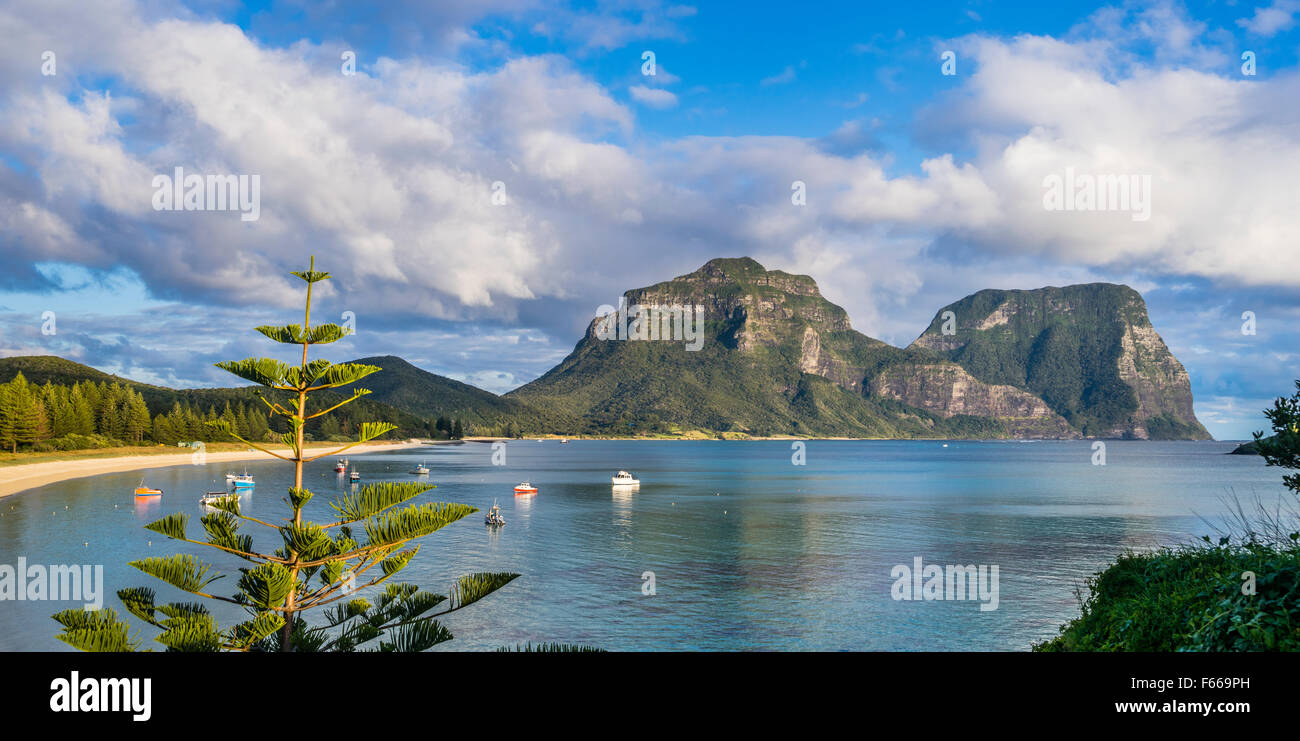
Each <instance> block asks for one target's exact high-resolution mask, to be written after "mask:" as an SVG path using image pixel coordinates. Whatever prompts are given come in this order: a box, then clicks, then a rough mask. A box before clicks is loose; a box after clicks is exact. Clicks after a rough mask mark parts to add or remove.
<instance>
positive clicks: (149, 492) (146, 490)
mask: <svg viewBox="0 0 1300 741" xmlns="http://www.w3.org/2000/svg"><path fill="white" fill-rule="evenodd" d="M162 494H163V493H162V489H155V488H153V487H151V486H145V485H144V479H140V485H139V486H137V487H135V495H136V496H137V497H139V498H141V499H144V498H147V497H160V496H162Z"/></svg>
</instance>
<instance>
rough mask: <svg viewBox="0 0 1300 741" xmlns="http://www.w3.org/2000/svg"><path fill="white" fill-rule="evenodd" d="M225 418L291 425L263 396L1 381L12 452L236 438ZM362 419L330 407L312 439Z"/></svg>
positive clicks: (344, 436)
mask: <svg viewBox="0 0 1300 741" xmlns="http://www.w3.org/2000/svg"><path fill="white" fill-rule="evenodd" d="M218 420H225V421H226V422H229V423H230V429H231V430H233V431H234V432H236V433H237V434H238V435H239V436H240V437H242V438H244V439H245V440H255V441H259V442H261V441H267V440H273V439H275V436H276V435H278V434H279V433H281V432H284V431H285V430H284V429H272V427H271V423H270V421H269V419H268V417H267V415H266V413H265V412H263V410H262V408H261V406H260V403H259V402H256V401H249V402H247V403H245V402H243V401H238V400H236V401H233V402H232V401H225V402H223V403H222V404H221V405H220V406H218V405H208V406H207V407H203V406H201V405H198V404H190V403H188V402H184V401H176V402H174V403H173V404H172V407H171V408H170V409H168V410H166V411H160V412H158V413H157V414H151V413H150V411H149V407H148V406H147V405H146V404H145V400H144V397H143V396H141V394H140V392H138V391H136V390H135V389H133V388H131V387H130V386H127V385H124V384H119V383H106V382H102V381H101V382H94V381H78V382H76V383H74V384H72V385H71V386H67V385H57V384H54V383H50V382H46V383H45V385H43V386H38V385H35V384H32V383H30V382H28V381H27V379H26V378H24V377H23V375H22V373H19V374H18V375H16V376H15V377H14V378H13V380H11V381H9V382H8V383H0V451H4V452H9V453H16V452H18V451H20V450H29V451H35V452H45V451H52V450H84V449H87V448H111V447H118V446H123V445H158V444H161V445H176V444H177V443H180V442H193V441H200V440H201V441H203V442H229V441H230V438H229V437H228V436H226V435H225V434H223V433H221V432H217V431H216V430H214V429H213V428H212V427H210V426H209V425H208V424H207V423H209V422H215V421H218ZM277 421H278V420H277ZM360 424H361V422H360V421H359V420H358V419H356V418H355V413H354V414H348V413H341V414H335V415H329V416H327V417H325V419H324V420H323V421H321V422H320V423H319V424H317V425H309V426H308V429H309V430H310V434H309V435H308V439H322V440H334V441H346V440H352V439H355V436H356V434H357V431H358V426H359V425H360ZM418 425H419V426H415V427H413V428H411V429H407V428H403V429H402V430H400V431H399V432H400V433H402V434H410V435H418V434H421V433H426V434H427V435H428V437H431V438H434V439H442V440H448V439H452V440H455V439H459V438H461V437H463V436H464V435H465V428H464V426H463V424H462V423H461V420H459V419H449V418H447V417H438V418H437V419H436V420H432V419H430V420H427V422H425V421H421V422H420V423H418ZM281 427H283V425H281ZM286 429H287V428H286Z"/></svg>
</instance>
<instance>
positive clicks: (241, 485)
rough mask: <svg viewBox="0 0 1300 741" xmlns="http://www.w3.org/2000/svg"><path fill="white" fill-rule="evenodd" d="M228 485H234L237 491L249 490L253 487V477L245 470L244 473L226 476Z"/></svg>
mask: <svg viewBox="0 0 1300 741" xmlns="http://www.w3.org/2000/svg"><path fill="white" fill-rule="evenodd" d="M226 483H227V484H231V485H233V486H234V487H235V488H236V489H247V488H249V487H251V486H252V485H253V475H252V474H250V473H249V472H248V469H247V468H245V469H244V472H243V473H228V474H226Z"/></svg>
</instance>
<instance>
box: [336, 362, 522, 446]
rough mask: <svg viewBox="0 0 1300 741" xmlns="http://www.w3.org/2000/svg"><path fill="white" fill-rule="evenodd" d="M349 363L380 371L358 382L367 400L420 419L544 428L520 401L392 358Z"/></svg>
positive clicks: (473, 424) (476, 425)
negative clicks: (374, 366) (456, 420)
mask: <svg viewBox="0 0 1300 741" xmlns="http://www.w3.org/2000/svg"><path fill="white" fill-rule="evenodd" d="M350 362H353V363H365V364H367V365H377V366H379V367H380V368H383V370H382V371H380V372H379V373H375V374H372V375H370V376H367V377H366V378H364V379H363V380H361V381H360V382H359V384H358V385H360V386H361V387H362V388H367V389H370V391H371V393H370V395H369V396H367V397H366V398H367V399H369V400H372V401H377V402H381V403H383V404H387V405H389V406H393V407H396V408H398V409H401V410H403V411H406V412H409V413H411V414H415V415H417V416H420V417H425V418H427V419H436V418H437V417H447V418H448V419H459V420H462V421H463V422H464V423H465V424H466V425H468V426H471V427H494V426H500V425H504V424H505V423H508V422H514V423H515V424H516V425H517V426H519V427H520V428H522V429H528V430H540V429H543V428H544V426H545V424H544V422H543V420H542V418H541V415H540V414H539V413H538V412H537V411H536V410H534V409H532V408H531V407H529V406H528V405H526V404H524V403H522V402H520V401H517V400H515V399H507V398H503V397H500V396H497V395H496V394H494V393H492V392H490V391H484V390H483V389H481V388H477V387H475V386H471V385H469V384H467V383H461V382H460V381H456V380H453V379H451V378H447V377H446V376H440V375H438V374H436V373H430V372H429V371H426V370H422V369H420V368H417V367H415V366H414V365H411V364H410V363H408V362H406V361H405V360H403V359H402V358H399V357H397V356H395V355H380V356H376V357H371V358H360V359H357V360H353V361H350Z"/></svg>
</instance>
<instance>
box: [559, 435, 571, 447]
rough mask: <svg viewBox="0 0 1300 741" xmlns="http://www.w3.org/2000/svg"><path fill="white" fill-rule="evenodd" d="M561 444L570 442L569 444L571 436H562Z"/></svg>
mask: <svg viewBox="0 0 1300 741" xmlns="http://www.w3.org/2000/svg"><path fill="white" fill-rule="evenodd" d="M560 444H561V445H568V444H569V438H567V437H562V438H560Z"/></svg>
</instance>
